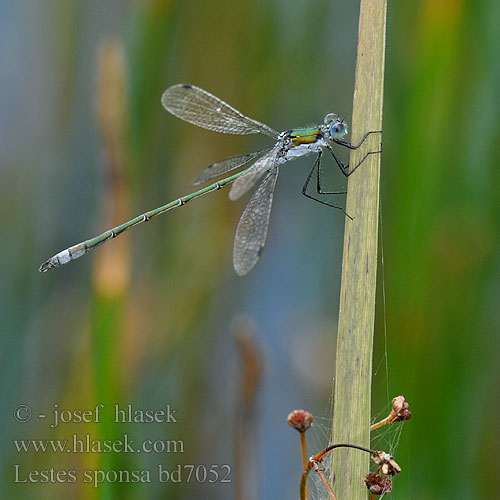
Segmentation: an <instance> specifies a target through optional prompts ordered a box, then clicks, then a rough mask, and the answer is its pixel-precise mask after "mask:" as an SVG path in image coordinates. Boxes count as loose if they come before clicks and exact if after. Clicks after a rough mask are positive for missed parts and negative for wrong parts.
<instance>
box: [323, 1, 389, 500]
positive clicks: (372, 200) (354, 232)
mask: <svg viewBox="0 0 500 500" xmlns="http://www.w3.org/2000/svg"><path fill="white" fill-rule="evenodd" d="M386 9H387V0H361V6H360V18H359V36H358V51H357V61H356V81H355V89H354V102H353V118H352V130H353V137H352V140H351V142H352V144H357V142H358V141H359V139H360V138H361V137H362V136H363V135H364V134H365V133H366V132H368V131H370V130H381V129H382V98H383V76H384V55H385V25H386ZM380 142H381V135H380V134H371V135H370V136H369V138H368V139H367V141H366V142H365V143H364V144H363V146H362V147H361V148H360V149H359V150H357V151H353V152H352V154H351V158H350V164H351V165H355V164H356V163H357V162H359V160H360V159H361V158H362V157H363V156H364V154H366V152H367V151H375V150H377V149H380V148H379V146H380ZM379 176H380V155H379V154H373V155H369V156H368V158H367V159H366V161H365V162H364V163H363V165H362V166H361V167H360V169H359V170H358V171H357V172H356V173H354V174H353V175H352V176H351V177H349V183H348V195H347V205H346V211H347V213H348V214H349V215H351V216H352V217H354V220H352V221H351V220H349V219H346V228H345V236H344V253H343V262H342V283H341V294H340V310H339V326H338V337H337V354H336V374H335V400H334V417H333V441H334V442H346V443H351V444H356V445H361V446H365V447H369V445H370V394H371V371H372V344H373V326H374V317H375V287H376V266H377V233H378V206H379ZM333 465H334V469H333V473H334V477H335V484H334V490H335V494H336V495H337V497H338V498H341V499H342V500H350V499H356V500H359V499H360V498H366V487H365V485H364V483H363V479H362V478H363V477H364V476H365V475H366V474H367V473H368V470H369V456H367V455H365V454H361V453H359V452H356V451H353V450H339V452H338V455H337V456H336V457H335V463H334V464H333Z"/></svg>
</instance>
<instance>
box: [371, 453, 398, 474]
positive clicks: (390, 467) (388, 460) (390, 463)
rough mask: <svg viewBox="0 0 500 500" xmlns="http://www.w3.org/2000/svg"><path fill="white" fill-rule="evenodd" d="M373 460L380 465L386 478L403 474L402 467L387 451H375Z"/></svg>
mask: <svg viewBox="0 0 500 500" xmlns="http://www.w3.org/2000/svg"><path fill="white" fill-rule="evenodd" d="M372 459H373V461H374V462H375V463H376V464H377V465H380V471H381V472H382V474H384V475H386V476H388V475H390V476H395V475H396V474H399V473H400V472H401V467H400V466H399V465H398V463H397V462H396V460H394V458H393V457H392V455H389V453H386V452H385V451H374V452H373V454H372Z"/></svg>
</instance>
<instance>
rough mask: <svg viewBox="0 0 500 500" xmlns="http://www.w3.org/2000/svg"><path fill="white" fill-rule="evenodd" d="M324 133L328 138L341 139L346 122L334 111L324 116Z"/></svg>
mask: <svg viewBox="0 0 500 500" xmlns="http://www.w3.org/2000/svg"><path fill="white" fill-rule="evenodd" d="M325 125H326V135H327V136H328V138H329V139H341V138H342V137H344V135H346V134H347V132H348V130H347V124H346V123H345V122H344V120H342V119H341V118H340V116H339V115H337V114H336V113H329V114H327V115H326V116H325Z"/></svg>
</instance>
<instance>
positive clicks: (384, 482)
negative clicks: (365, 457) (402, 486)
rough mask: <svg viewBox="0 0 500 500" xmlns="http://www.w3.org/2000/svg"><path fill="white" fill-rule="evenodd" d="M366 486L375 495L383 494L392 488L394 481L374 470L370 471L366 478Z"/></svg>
mask: <svg viewBox="0 0 500 500" xmlns="http://www.w3.org/2000/svg"><path fill="white" fill-rule="evenodd" d="M365 484H366V487H367V488H368V489H369V490H370V492H371V493H373V494H374V495H383V494H385V493H389V492H390V491H391V490H392V481H391V480H390V478H388V477H385V476H379V475H378V474H375V473H374V472H370V474H368V475H367V476H366V478H365Z"/></svg>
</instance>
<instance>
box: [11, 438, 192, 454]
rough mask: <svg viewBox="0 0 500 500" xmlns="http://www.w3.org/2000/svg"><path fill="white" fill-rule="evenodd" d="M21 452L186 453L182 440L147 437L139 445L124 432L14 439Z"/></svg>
mask: <svg viewBox="0 0 500 500" xmlns="http://www.w3.org/2000/svg"><path fill="white" fill-rule="evenodd" d="M14 446H15V448H16V450H17V451H18V452H19V453H22V452H25V453H27V452H30V451H31V452H35V453H45V452H53V453H184V442H183V441H182V440H162V439H155V440H152V439H145V440H144V441H141V442H140V443H139V445H135V444H134V440H132V439H129V437H128V435H127V434H124V435H123V436H122V437H121V438H120V439H92V437H91V436H90V434H85V435H83V436H81V437H79V436H78V434H73V435H72V436H71V439H14Z"/></svg>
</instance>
